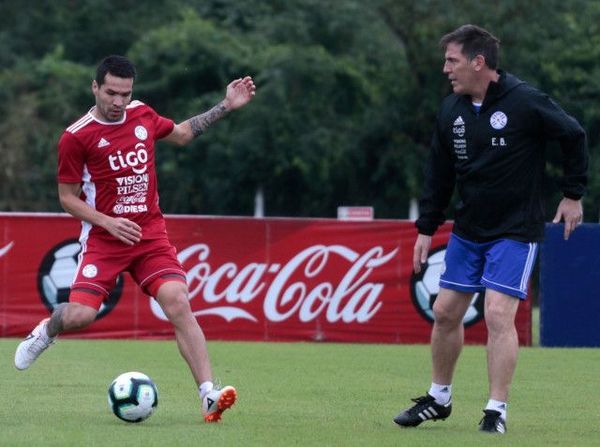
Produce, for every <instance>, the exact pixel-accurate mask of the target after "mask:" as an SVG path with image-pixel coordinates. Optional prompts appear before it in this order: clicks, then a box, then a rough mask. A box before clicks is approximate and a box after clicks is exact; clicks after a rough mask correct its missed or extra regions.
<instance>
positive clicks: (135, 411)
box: [108, 371, 158, 422]
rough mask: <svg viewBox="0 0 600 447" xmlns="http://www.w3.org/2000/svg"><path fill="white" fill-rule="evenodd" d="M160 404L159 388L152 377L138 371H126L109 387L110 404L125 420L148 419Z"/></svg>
mask: <svg viewBox="0 0 600 447" xmlns="http://www.w3.org/2000/svg"><path fill="white" fill-rule="evenodd" d="M157 405H158V390H157V388H156V385H155V384H154V382H153V381H152V379H151V378H150V377H148V376H147V375H146V374H143V373H141V372H137V371H131V372H126V373H123V374H121V375H120V376H118V377H117V378H116V379H115V380H113V381H112V383H111V384H110V386H109V387H108V406H109V407H110V409H111V410H112V412H113V413H114V414H115V416H117V417H118V418H119V419H121V420H123V421H125V422H141V421H143V420H145V419H148V418H149V417H150V416H151V415H152V413H154V410H156V406H157Z"/></svg>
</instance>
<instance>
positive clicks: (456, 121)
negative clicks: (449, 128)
mask: <svg viewBox="0 0 600 447" xmlns="http://www.w3.org/2000/svg"><path fill="white" fill-rule="evenodd" d="M464 124H465V122H464V121H463V119H462V116H459V117H458V118H456V120H454V125H455V126H462V125H464Z"/></svg>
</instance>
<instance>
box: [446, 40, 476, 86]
mask: <svg viewBox="0 0 600 447" xmlns="http://www.w3.org/2000/svg"><path fill="white" fill-rule="evenodd" d="M444 58H445V62H444V70H443V71H444V74H445V75H447V76H448V79H449V80H450V83H451V84H452V90H453V91H454V93H456V94H457V95H470V94H472V93H473V88H474V86H475V85H476V82H475V81H476V75H477V72H478V71H479V70H478V68H479V60H478V59H477V58H475V59H472V60H469V59H468V58H467V56H465V55H464V54H463V53H462V44H457V43H454V42H450V43H449V44H448V45H447V46H446V53H445V55H444Z"/></svg>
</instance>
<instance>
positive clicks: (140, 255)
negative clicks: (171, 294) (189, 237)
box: [71, 237, 185, 308]
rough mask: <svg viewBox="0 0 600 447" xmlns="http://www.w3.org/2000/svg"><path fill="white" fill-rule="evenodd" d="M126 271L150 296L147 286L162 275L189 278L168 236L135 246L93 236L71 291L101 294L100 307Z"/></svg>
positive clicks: (88, 242) (86, 248) (84, 250)
mask: <svg viewBox="0 0 600 447" xmlns="http://www.w3.org/2000/svg"><path fill="white" fill-rule="evenodd" d="M122 272H129V273H130V274H131V277H132V278H133V280H134V281H135V282H136V283H137V284H138V285H139V286H140V287H141V288H142V290H143V291H144V292H145V293H148V289H147V287H148V286H149V285H150V284H152V282H153V281H155V280H156V279H158V278H160V277H161V276H164V275H181V276H183V277H185V271H184V270H183V268H182V267H181V263H180V262H179V260H178V259H177V251H176V250H175V247H173V246H172V245H171V243H170V242H169V240H168V239H167V238H166V237H165V238H163V239H153V240H142V241H141V242H139V243H137V244H135V245H133V246H130V245H125V244H124V243H123V242H121V241H119V240H118V239H110V240H109V239H99V238H93V237H91V238H89V239H88V240H87V241H85V242H84V243H83V244H82V250H81V253H80V254H79V263H78V266H77V271H76V274H75V280H74V281H73V284H72V285H71V289H76V288H77V289H88V290H92V291H95V292H98V293H99V294H100V295H99V296H98V303H97V307H98V308H99V307H100V304H101V303H102V299H103V298H104V297H106V296H108V294H109V293H110V291H111V290H112V289H113V288H114V287H115V284H116V282H117V277H118V276H119V274H120V273H122ZM83 304H87V305H90V304H92V303H88V302H86V303H83ZM94 304H95V303H94Z"/></svg>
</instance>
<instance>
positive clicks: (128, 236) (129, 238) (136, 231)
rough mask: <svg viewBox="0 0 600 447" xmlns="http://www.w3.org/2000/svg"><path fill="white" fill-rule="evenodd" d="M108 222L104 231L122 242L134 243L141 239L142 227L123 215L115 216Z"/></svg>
mask: <svg viewBox="0 0 600 447" xmlns="http://www.w3.org/2000/svg"><path fill="white" fill-rule="evenodd" d="M109 222H110V223H109V224H108V225H107V226H106V227H105V228H106V231H108V232H109V233H110V234H112V235H113V236H114V237H116V238H117V239H119V240H120V241H121V242H123V243H124V244H127V245H135V244H137V243H138V242H139V241H141V240H142V227H140V226H139V225H138V224H136V223H135V222H132V221H130V220H129V219H125V218H124V217H116V218H114V219H111V220H110V221H109Z"/></svg>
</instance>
